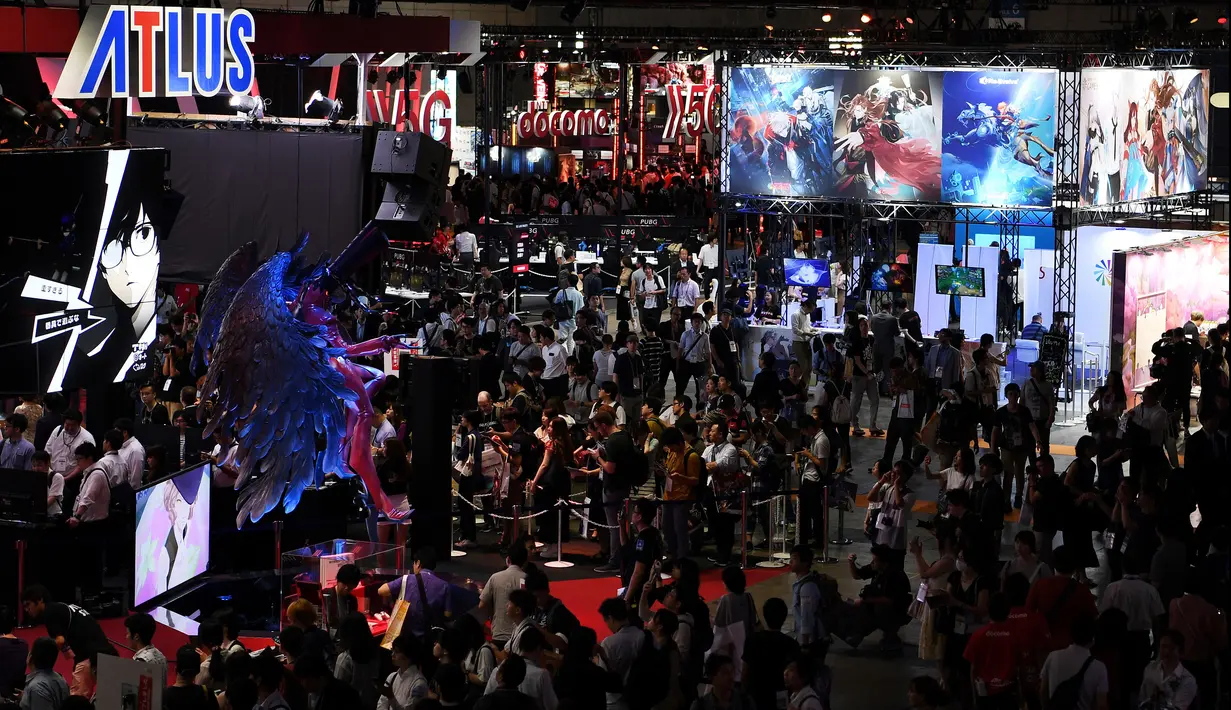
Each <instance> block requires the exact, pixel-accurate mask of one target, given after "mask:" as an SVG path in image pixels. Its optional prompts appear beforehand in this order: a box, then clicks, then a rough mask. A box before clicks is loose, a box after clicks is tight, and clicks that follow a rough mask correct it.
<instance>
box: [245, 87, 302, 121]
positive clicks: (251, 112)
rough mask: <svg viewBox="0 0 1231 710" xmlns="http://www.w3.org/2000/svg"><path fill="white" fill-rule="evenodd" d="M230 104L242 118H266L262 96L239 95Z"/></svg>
mask: <svg viewBox="0 0 1231 710" xmlns="http://www.w3.org/2000/svg"><path fill="white" fill-rule="evenodd" d="M318 93H319V92H318ZM230 103H231V108H233V109H235V113H236V114H238V115H240V116H246V117H248V118H250V119H253V120H256V119H259V118H265V102H264V101H262V100H261V97H260V96H249V95H247V94H237V95H235V96H232V97H231V102H230Z"/></svg>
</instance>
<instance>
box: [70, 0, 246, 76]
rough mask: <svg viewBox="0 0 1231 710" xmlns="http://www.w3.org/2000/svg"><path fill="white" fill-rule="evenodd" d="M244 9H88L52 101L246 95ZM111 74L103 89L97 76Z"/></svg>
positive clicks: (139, 7) (102, 7)
mask: <svg viewBox="0 0 1231 710" xmlns="http://www.w3.org/2000/svg"><path fill="white" fill-rule="evenodd" d="M254 39H256V21H255V20H254V19H253V17H252V13H250V12H248V11H247V10H232V11H231V12H230V14H227V13H226V11H224V10H222V9H220V8H184V7H147V6H129V5H93V6H91V7H90V9H89V12H88V13H87V14H86V17H85V20H84V21H83V22H82V23H81V30H80V31H79V32H78V33H77V40H76V42H74V43H73V50H72V52H71V53H69V55H68V59H67V60H66V62H65V64H64V73H63V74H62V75H61V76H60V81H59V83H58V84H57V85H56V93H55V96H56V98H58V99H89V98H93V97H95V96H100V95H103V96H112V97H121V98H122V97H129V96H137V97H154V96H192V95H194V94H197V95H200V96H216V95H217V94H219V93H221V92H223V91H226V93H228V94H232V95H235V94H247V93H249V92H250V91H251V90H252V85H253V80H254V78H255V61H254V58H253V54H252V48H251V44H252V42H253V40H254ZM108 73H109V74H110V75H111V83H110V87H109V88H110V90H109V91H108V90H105V89H104V88H103V77H104V75H106V74H108Z"/></svg>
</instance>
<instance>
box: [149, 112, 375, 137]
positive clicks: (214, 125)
mask: <svg viewBox="0 0 1231 710" xmlns="http://www.w3.org/2000/svg"><path fill="white" fill-rule="evenodd" d="M128 125H129V126H149V127H151V128H154V127H157V128H187V129H196V130H209V131H219V130H221V131H282V132H284V133H361V132H363V128H364V127H363V126H361V125H359V124H357V123H355V122H354V121H351V120H346V121H329V120H326V119H323V118H276V117H273V116H270V117H267V118H262V119H251V118H245V117H242V116H235V115H230V116H226V115H215V114H199V115H195V114H194V115H191V116H189V115H185V114H175V113H142V114H138V115H135V116H131V117H129V119H128Z"/></svg>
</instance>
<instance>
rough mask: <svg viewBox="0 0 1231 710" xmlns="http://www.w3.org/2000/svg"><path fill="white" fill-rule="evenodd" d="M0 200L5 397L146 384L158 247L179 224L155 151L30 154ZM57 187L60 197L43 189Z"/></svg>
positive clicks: (3, 169) (16, 162) (8, 165)
mask: <svg viewBox="0 0 1231 710" xmlns="http://www.w3.org/2000/svg"><path fill="white" fill-rule="evenodd" d="M3 160H4V164H3V165H0V173H6V174H12V175H21V176H22V177H23V179H22V180H15V181H10V183H9V186H8V188H6V190H4V191H3V194H0V214H3V215H5V219H4V220H3V223H4V224H3V227H0V232H2V233H3V236H4V237H6V239H5V244H4V258H2V259H0V310H3V311H4V314H5V317H4V318H3V319H0V348H2V349H3V350H4V352H5V357H6V358H9V360H8V363H9V364H11V365H12V367H6V368H0V391H7V392H58V391H60V390H63V389H68V388H73V387H80V386H87V385H97V384H102V383H112V382H122V381H125V380H137V379H141V378H145V377H148V376H149V370H150V368H151V366H152V365H151V361H152V359H151V358H150V354H149V352H148V350H149V346H150V344H151V343H152V342H153V341H154V334H155V331H156V328H157V323H156V313H155V310H156V303H155V297H156V294H157V286H158V267H159V261H160V255H159V242H160V240H161V238H162V237H163V236H164V235H165V233H166V229H167V228H168V227H169V225H170V224H171V223H172V222H173V221H174V218H175V210H176V208H175V207H172V206H169V204H168V202H167V201H166V200H165V198H164V190H163V168H164V164H165V160H166V152H165V151H163V150H160V149H133V150H124V149H116V150H96V151H84V150H83V151H29V152H23V153H13V154H10V155H7V156H5V157H4V158H3ZM48 185H55V186H56V189H48V187H47V186H48Z"/></svg>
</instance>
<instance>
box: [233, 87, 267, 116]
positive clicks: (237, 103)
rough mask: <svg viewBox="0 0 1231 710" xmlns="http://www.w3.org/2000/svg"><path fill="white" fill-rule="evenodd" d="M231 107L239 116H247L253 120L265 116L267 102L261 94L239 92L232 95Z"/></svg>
mask: <svg viewBox="0 0 1231 710" xmlns="http://www.w3.org/2000/svg"><path fill="white" fill-rule="evenodd" d="M231 108H233V109H235V113H236V114H237V115H239V116H245V117H247V118H249V119H251V120H253V121H256V120H259V119H262V118H265V102H264V101H263V100H262V99H261V97H260V96H249V95H247V94H238V95H235V96H232V97H231Z"/></svg>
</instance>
